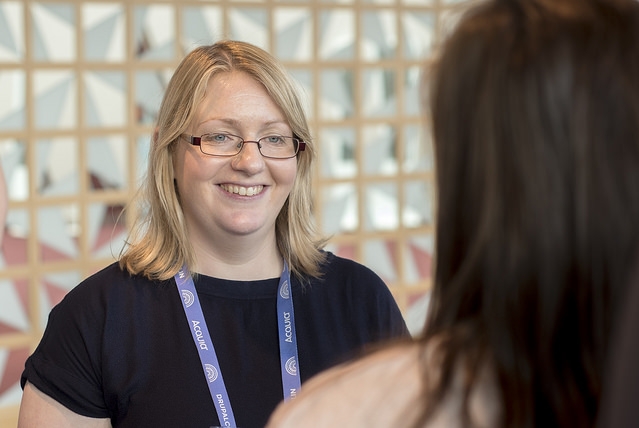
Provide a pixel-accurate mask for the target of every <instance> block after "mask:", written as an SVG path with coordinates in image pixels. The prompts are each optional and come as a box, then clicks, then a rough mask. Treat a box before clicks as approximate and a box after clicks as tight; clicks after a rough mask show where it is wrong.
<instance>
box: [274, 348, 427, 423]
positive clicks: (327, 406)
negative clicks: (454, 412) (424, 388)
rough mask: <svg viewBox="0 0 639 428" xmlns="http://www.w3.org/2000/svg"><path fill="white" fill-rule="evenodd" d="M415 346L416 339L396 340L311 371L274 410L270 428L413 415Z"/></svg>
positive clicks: (416, 397)
mask: <svg viewBox="0 0 639 428" xmlns="http://www.w3.org/2000/svg"><path fill="white" fill-rule="evenodd" d="M420 349H421V348H420V346H419V345H417V344H415V343H405V344H398V345H395V346H392V347H388V348H386V349H383V350H379V351H377V352H375V353H373V354H370V355H369V356H367V357H364V358H362V359H360V360H357V361H355V362H351V363H348V364H345V365H341V366H338V367H335V368H333V369H330V370H328V371H326V372H323V373H321V374H319V375H317V376H315V377H314V378H312V379H310V380H309V381H308V382H306V383H305V384H304V385H303V386H302V393H301V394H300V395H299V396H298V397H297V398H295V400H293V401H291V402H288V403H286V404H283V405H281V406H280V407H279V408H278V409H277V410H276V412H275V413H274V414H273V417H272V418H271V421H270V423H269V428H274V427H282V428H286V427H301V426H333V425H334V426H396V424H397V422H398V420H400V419H398V417H400V415H401V417H402V418H406V419H405V420H411V419H414V418H415V417H416V411H417V410H418V406H417V405H416V403H417V402H418V400H419V396H420V392H421V383H420V381H419V379H420V378H421V375H420V370H421V369H420V363H419V361H420V355H421V352H420ZM380 410H381V411H380Z"/></svg>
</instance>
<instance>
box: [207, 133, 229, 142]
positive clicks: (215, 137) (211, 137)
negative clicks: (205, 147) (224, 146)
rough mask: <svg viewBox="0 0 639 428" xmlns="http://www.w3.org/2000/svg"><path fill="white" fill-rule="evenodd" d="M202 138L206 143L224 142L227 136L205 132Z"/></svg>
mask: <svg viewBox="0 0 639 428" xmlns="http://www.w3.org/2000/svg"><path fill="white" fill-rule="evenodd" d="M202 139H203V140H204V141H206V142H207V143H224V142H225V141H227V140H228V139H229V137H228V135H226V134H206V135H204V136H202Z"/></svg>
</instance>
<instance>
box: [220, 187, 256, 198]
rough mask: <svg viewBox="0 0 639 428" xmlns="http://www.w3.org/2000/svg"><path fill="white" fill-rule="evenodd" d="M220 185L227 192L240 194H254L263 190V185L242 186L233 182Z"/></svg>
mask: <svg viewBox="0 0 639 428" xmlns="http://www.w3.org/2000/svg"><path fill="white" fill-rule="evenodd" d="M220 187H221V188H222V189H224V190H225V191H226V192H228V193H234V194H236V195H240V196H255V195H257V194H259V193H262V190H264V186H251V187H244V186H237V185H234V184H220Z"/></svg>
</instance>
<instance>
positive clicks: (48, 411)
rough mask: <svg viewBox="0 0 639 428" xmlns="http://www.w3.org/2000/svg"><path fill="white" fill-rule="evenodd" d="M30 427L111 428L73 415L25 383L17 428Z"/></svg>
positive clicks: (107, 422) (90, 419) (75, 414)
mask: <svg viewBox="0 0 639 428" xmlns="http://www.w3.org/2000/svg"><path fill="white" fill-rule="evenodd" d="M32 427H33V428H35V427H47V428H69V427H77V428H111V421H110V420H109V419H96V418H89V417H87V416H82V415H79V414H77V413H74V412H72V411H71V410H69V409H67V408H66V407H64V406H63V405H62V404H60V403H58V402H57V401H55V400H54V399H53V398H51V397H49V396H48V395H46V394H44V393H43V392H42V391H40V390H39V389H38V388H36V387H35V386H33V385H32V384H30V383H28V382H27V384H26V385H25V386H24V391H23V393H22V402H21V404H20V415H19V417H18V428H32Z"/></svg>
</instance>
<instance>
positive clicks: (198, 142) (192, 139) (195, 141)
mask: <svg viewBox="0 0 639 428" xmlns="http://www.w3.org/2000/svg"><path fill="white" fill-rule="evenodd" d="M216 134H224V135H228V136H230V137H235V138H239V139H240V149H239V150H238V151H237V153H234V154H232V155H212V154H210V153H206V152H205V151H204V150H202V137H203V136H204V135H208V134H202V135H200V136H199V137H196V136H193V135H187V134H182V137H184V138H185V139H186V141H187V142H188V143H189V144H191V145H192V146H198V147H199V148H200V152H202V154H205V155H207V156H216V157H224V158H230V157H233V156H237V155H239V154H240V153H241V152H242V149H243V148H244V144H246V143H255V144H257V150H258V151H259V152H260V155H262V157H265V158H268V159H292V158H294V157H295V156H297V154H298V153H299V152H303V151H304V150H305V149H306V142H304V141H302V140H300V139H299V138H297V137H284V136H283V135H278V136H279V137H284V138H291V139H292V140H293V141H294V142H297V149H296V150H295V154H293V156H287V157H285V158H276V157H273V156H266V155H265V154H264V153H262V147H261V146H260V142H259V140H258V141H255V140H245V139H244V138H242V137H240V136H239V135H235V134H227V133H224V132H217V133H216ZM187 137H188V138H187ZM268 137H269V136H268V135H267V136H265V137H262V138H268ZM262 138H260V140H261V139H262Z"/></svg>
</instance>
